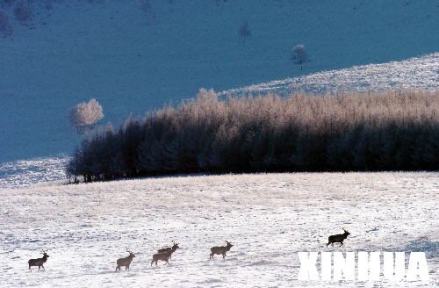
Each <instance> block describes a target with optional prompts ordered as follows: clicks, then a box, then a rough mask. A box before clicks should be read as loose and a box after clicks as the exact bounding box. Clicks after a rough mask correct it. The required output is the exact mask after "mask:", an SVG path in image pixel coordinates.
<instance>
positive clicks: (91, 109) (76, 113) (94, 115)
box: [70, 98, 104, 134]
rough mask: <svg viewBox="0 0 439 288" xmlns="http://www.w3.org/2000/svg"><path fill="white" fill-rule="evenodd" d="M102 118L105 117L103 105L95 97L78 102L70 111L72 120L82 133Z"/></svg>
mask: <svg viewBox="0 0 439 288" xmlns="http://www.w3.org/2000/svg"><path fill="white" fill-rule="evenodd" d="M102 118H104V113H103V109H102V106H101V104H99V102H98V101H97V100H96V99H94V98H93V99H91V100H90V101H88V102H82V103H79V104H77V105H76V106H75V107H73V108H72V110H71V111H70V121H71V123H72V125H73V127H75V128H76V130H77V131H78V133H80V134H82V133H84V132H85V131H87V130H90V129H92V128H93V127H94V125H95V124H96V123H97V122H98V121H99V120H101V119H102Z"/></svg>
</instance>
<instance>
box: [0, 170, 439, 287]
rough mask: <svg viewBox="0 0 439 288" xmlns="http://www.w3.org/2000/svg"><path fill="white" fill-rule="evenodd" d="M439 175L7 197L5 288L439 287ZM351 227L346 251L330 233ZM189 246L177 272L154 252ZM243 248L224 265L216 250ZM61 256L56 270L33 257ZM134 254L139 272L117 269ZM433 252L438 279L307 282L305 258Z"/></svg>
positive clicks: (253, 177)
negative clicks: (308, 254) (309, 254)
mask: <svg viewBox="0 0 439 288" xmlns="http://www.w3.org/2000/svg"><path fill="white" fill-rule="evenodd" d="M438 176H439V174H438V173H345V174H341V173H297V174H247V175H223V176H197V177H189V176H187V177H173V178H154V179H143V180H131V181H117V182H107V183H93V184H78V185H51V186H37V187H30V188H18V189H6V188H5V189H2V190H1V191H0V192H1V195H2V199H3V201H2V205H1V207H0V213H1V217H0V238H1V239H2V241H0V263H1V265H0V269H1V272H2V273H0V287H203V288H204V287H437V286H438V285H439V276H438V272H439V270H438V269H439V227H438V225H437V219H438V218H439V211H438V209H437V203H438V202H439V194H438V189H439V184H438V181H437V180H438ZM341 228H346V229H348V230H349V231H350V232H351V236H350V237H349V238H348V239H347V240H346V241H345V245H344V247H342V248H339V247H336V246H334V247H328V248H326V247H325V242H326V240H327V236H328V235H330V234H334V233H339V232H341ZM172 240H175V241H177V242H179V243H180V246H181V249H180V250H177V251H176V252H175V253H174V255H173V257H172V260H171V262H170V264H169V265H165V264H163V263H160V265H159V266H158V267H150V265H149V262H150V260H151V255H152V254H153V252H154V251H155V249H157V248H160V247H162V246H164V245H166V244H170V242H171V241H172ZM225 240H229V241H231V242H232V243H233V244H235V246H234V247H233V248H232V249H231V250H230V251H229V253H228V255H227V258H226V260H225V261H223V260H222V259H219V258H217V259H215V260H213V261H209V252H210V251H209V248H210V247H211V246H214V245H221V244H223V243H224V241H225ZM41 249H47V250H48V253H49V255H50V258H49V260H48V262H47V263H46V264H45V267H46V271H45V272H38V271H37V270H36V269H34V270H33V271H31V272H29V271H28V267H27V260H28V259H29V258H35V257H38V256H39V251H40V250H41ZM127 249H131V250H133V251H134V252H137V253H136V255H137V256H136V257H135V258H134V261H133V263H132V265H131V269H130V271H121V272H117V273H116V272H114V269H115V261H116V259H117V258H119V257H122V256H126V254H127V253H126V252H125V251H126V250H127ZM381 250H382V251H423V252H426V253H427V257H428V263H429V270H430V277H431V281H430V283H428V284H423V283H421V282H410V283H400V284H395V285H391V286H389V285H388V283H386V282H370V283H369V282H340V283H338V282H337V283H324V282H299V281H298V280H297V273H298V270H299V261H298V257H297V253H296V252H298V251H381Z"/></svg>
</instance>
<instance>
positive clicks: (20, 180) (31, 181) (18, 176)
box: [0, 157, 69, 189]
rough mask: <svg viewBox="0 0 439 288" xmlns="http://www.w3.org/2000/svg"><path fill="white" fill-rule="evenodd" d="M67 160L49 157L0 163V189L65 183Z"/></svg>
mask: <svg viewBox="0 0 439 288" xmlns="http://www.w3.org/2000/svg"><path fill="white" fill-rule="evenodd" d="M68 160H69V157H50V158H35V159H30V160H19V161H11V162H5V163H0V189H1V188H17V187H29V186H35V185H36V184H40V183H44V185H48V183H49V182H60V181H65V180H66V174H65V165H66V164H67V162H68Z"/></svg>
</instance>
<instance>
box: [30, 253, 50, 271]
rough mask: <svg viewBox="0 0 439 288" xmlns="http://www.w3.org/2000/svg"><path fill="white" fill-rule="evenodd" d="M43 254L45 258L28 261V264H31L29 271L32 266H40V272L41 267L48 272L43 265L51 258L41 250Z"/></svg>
mask: <svg viewBox="0 0 439 288" xmlns="http://www.w3.org/2000/svg"><path fill="white" fill-rule="evenodd" d="M41 253H43V257H41V258H36V259H29V261H27V263H28V264H29V270H31V267H32V266H38V270H40V268H41V267H42V268H43V269H44V270H46V268H44V265H43V264H44V263H46V261H47V258H49V255H48V254H47V252H46V251H44V250H41Z"/></svg>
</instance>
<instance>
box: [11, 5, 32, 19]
mask: <svg viewBox="0 0 439 288" xmlns="http://www.w3.org/2000/svg"><path fill="white" fill-rule="evenodd" d="M14 15H15V19H17V21H18V22H20V23H21V24H23V25H28V24H29V23H30V22H31V21H32V8H31V5H30V2H29V1H24V0H21V1H19V2H17V4H16V5H15V8H14Z"/></svg>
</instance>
